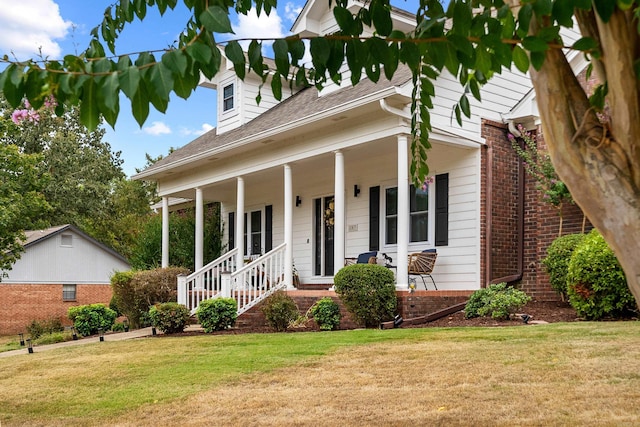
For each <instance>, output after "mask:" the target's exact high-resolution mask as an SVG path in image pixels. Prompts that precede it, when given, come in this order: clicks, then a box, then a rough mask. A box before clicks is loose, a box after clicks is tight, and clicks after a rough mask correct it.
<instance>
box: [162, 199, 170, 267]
mask: <svg viewBox="0 0 640 427" xmlns="http://www.w3.org/2000/svg"><path fill="white" fill-rule="evenodd" d="M160 266H161V267H162V268H167V267H169V198H168V197H167V196H164V197H163V198H162V262H161V264H160Z"/></svg>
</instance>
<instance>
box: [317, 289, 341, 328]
mask: <svg viewBox="0 0 640 427" xmlns="http://www.w3.org/2000/svg"><path fill="white" fill-rule="evenodd" d="M310 313H311V316H313V320H315V321H316V323H317V324H318V326H319V327H320V330H322V331H331V330H333V329H338V326H340V317H341V315H340V306H339V305H338V303H337V302H335V301H334V300H332V299H331V298H330V297H324V298H322V299H320V300H318V301H317V302H316V303H315V304H314V305H313V306H312V307H311V310H310Z"/></svg>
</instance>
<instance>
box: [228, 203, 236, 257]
mask: <svg viewBox="0 0 640 427" xmlns="http://www.w3.org/2000/svg"><path fill="white" fill-rule="evenodd" d="M228 227H229V250H231V249H235V247H236V213H235V212H229V226H228Z"/></svg>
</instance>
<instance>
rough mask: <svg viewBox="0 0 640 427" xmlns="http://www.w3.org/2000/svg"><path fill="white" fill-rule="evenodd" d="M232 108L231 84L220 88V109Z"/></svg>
mask: <svg viewBox="0 0 640 427" xmlns="http://www.w3.org/2000/svg"><path fill="white" fill-rule="evenodd" d="M232 109H233V85H232V84H230V85H228V86H225V87H224V89H223V90H222V111H228V110H232Z"/></svg>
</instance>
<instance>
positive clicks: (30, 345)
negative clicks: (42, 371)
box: [27, 338, 33, 353]
mask: <svg viewBox="0 0 640 427" xmlns="http://www.w3.org/2000/svg"><path fill="white" fill-rule="evenodd" d="M27 350H28V351H29V353H33V343H32V342H31V338H27Z"/></svg>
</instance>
